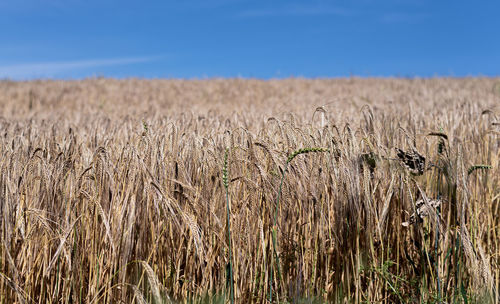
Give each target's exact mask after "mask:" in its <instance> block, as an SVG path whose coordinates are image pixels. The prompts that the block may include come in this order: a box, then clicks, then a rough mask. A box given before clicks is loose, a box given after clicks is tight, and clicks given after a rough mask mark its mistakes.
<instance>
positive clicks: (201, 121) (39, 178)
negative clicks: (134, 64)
mask: <svg viewBox="0 0 500 304" xmlns="http://www.w3.org/2000/svg"><path fill="white" fill-rule="evenodd" d="M499 123H500V79H495V78H463V79H444V78H435V79H398V78H395V79H357V78H352V79H329V80H321V79H317V80H308V79H285V80H269V81H261V80H243V79H212V80H191V81H187V80H136V79H127V80H114V79H102V78H96V79H87V80H82V81H32V82H11V81H0V126H1V128H0V131H1V133H0V170H1V175H0V208H1V215H2V216H1V224H0V234H1V244H0V303H162V302H163V303H170V302H174V303H181V302H186V301H194V302H200V301H205V302H206V303H208V302H210V301H219V302H223V301H230V298H231V288H230V285H231V283H230V282H231V279H230V278H231V274H233V280H234V297H235V301H236V302H237V303H252V302H253V303H265V302H269V301H272V302H275V303H278V302H279V303H311V302H315V303H316V302H317V303H322V302H333V303H494V302H495V300H496V301H498V299H499V288H500V213H499V211H500V206H499V205H500V167H499V166H500V165H499V161H500V149H499V148H500V125H499ZM312 148H321V149H318V150H319V151H315V152H313V149H312ZM395 148H399V149H401V150H402V151H404V152H399V153H398V152H397V150H396V149H395ZM299 149H306V150H301V151H300V153H295V154H294V151H297V150H299ZM398 154H399V156H398ZM292 156H295V157H293V159H292ZM411 156H416V157H417V158H416V160H415V161H413V160H412V159H411ZM419 156H420V157H419ZM421 157H425V161H423V159H422V158H421ZM402 159H403V161H402ZM404 161H406V165H405V162H404ZM417 162H419V163H418V164H417ZM420 165H422V167H419V166H420ZM411 167H414V168H411ZM415 167H417V168H415ZM281 182H282V184H281ZM226 190H227V192H226ZM226 194H227V196H226ZM436 206H437V207H436ZM228 208H229V209H230V212H229V214H228V213H227V209H228ZM228 215H229V217H228ZM228 218H229V222H230V225H229V227H228ZM229 232H230V238H228V235H229ZM229 240H231V246H229ZM230 249H231V250H230ZM230 257H231V258H230ZM230 261H231V262H232V263H230ZM210 299H212V300H210ZM213 299H216V300H213Z"/></svg>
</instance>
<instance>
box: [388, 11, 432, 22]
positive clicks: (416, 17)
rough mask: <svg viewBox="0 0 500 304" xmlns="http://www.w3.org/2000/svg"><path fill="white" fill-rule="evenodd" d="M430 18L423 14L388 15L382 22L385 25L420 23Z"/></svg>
mask: <svg viewBox="0 0 500 304" xmlns="http://www.w3.org/2000/svg"><path fill="white" fill-rule="evenodd" d="M429 17H430V15H429V14H423V13H388V14H384V15H382V16H381V17H380V21H382V22H385V23H419V22H422V21H425V20H426V19H428V18H429Z"/></svg>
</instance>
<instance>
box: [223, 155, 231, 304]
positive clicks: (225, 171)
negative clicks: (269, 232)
mask: <svg viewBox="0 0 500 304" xmlns="http://www.w3.org/2000/svg"><path fill="white" fill-rule="evenodd" d="M228 157H229V149H227V148H226V153H225V154H224V167H223V168H222V183H223V184H224V188H225V189H226V213H227V238H228V243H229V278H230V284H231V287H230V289H231V296H230V297H231V304H233V303H234V280H233V254H232V252H233V250H232V247H231V222H230V217H229V214H230V209H229V190H228V188H229V181H228V176H229V173H228Z"/></svg>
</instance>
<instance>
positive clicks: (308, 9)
mask: <svg viewBox="0 0 500 304" xmlns="http://www.w3.org/2000/svg"><path fill="white" fill-rule="evenodd" d="M353 14H354V12H353V11H351V10H348V9H344V8H341V7H335V6H327V5H290V6H286V7H281V8H269V9H252V10H246V11H243V12H241V13H239V14H238V17H279V16H291V17H300V16H319V15H337V16H351V15H353Z"/></svg>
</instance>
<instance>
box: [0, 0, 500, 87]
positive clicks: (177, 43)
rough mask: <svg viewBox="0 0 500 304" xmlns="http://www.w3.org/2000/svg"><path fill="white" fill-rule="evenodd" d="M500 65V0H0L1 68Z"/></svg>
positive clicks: (328, 69) (405, 72)
mask: <svg viewBox="0 0 500 304" xmlns="http://www.w3.org/2000/svg"><path fill="white" fill-rule="evenodd" d="M351 75H356V76H405V77H406V76H421V77H428V76H469V75H486V76H498V75H500V1H436V0H434V1H430V0H429V1H427V0H408V1H403V0H379V1H374V0H351V1H316V0H311V1H272V0H268V1H244V0H240V1H239V0H234V1H229V0H214V1H210V0H205V1H201V0H194V1H190V0H186V1H126V0H125V1H110V0H101V1H94V0H87V1H84V0H45V1H37V0H0V78H10V79H33V78H65V79H66V78H69V79H74V78H84V77H92V76H107V77H120V78H122V77H145V78H173V77H175V78H207V77H257V78H264V79H268V78H283V77H290V76H293V77H343V76H351Z"/></svg>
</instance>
